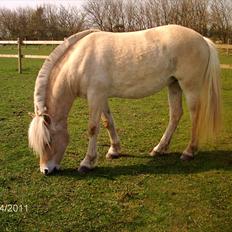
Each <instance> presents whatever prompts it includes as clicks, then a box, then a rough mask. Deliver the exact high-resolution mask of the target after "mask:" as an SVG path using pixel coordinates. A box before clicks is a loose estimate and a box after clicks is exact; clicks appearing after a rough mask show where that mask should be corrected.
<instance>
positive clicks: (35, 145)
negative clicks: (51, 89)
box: [28, 29, 99, 155]
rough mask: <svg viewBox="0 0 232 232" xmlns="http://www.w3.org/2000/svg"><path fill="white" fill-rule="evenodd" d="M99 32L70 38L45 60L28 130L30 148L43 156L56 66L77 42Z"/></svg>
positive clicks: (48, 135)
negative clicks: (51, 83)
mask: <svg viewBox="0 0 232 232" xmlns="http://www.w3.org/2000/svg"><path fill="white" fill-rule="evenodd" d="M98 31H99V30H95V29H90V30H86V31H83V32H80V33H77V34H74V35H72V36H70V37H69V38H67V39H66V40H65V41H64V42H63V43H62V44H60V45H59V46H58V47H56V48H55V49H54V51H53V52H52V53H51V54H50V55H49V57H48V58H47V59H46V60H45V62H44V64H43V66H42V68H41V69H40V71H39V74H38V76H37V79H36V83H35V90H34V109H35V116H34V118H33V120H32V122H31V124H30V126H29V130H28V139H29V147H31V148H32V149H33V151H34V152H35V153H37V154H41V155H42V154H43V151H44V150H45V146H46V145H49V143H50V133H49V130H48V128H47V125H46V121H45V119H44V117H45V116H48V117H49V115H47V113H46V105H45V101H46V95H47V86H48V83H49V77H50V74H51V72H52V69H53V67H54V65H55V64H56V63H57V62H58V61H59V60H60V59H61V57H62V56H63V55H64V54H65V52H66V51H67V50H68V49H69V48H70V47H71V46H72V45H74V44H75V43H76V42H77V41H79V40H81V39H82V38H83V37H85V36H87V35H88V34H90V33H93V32H98Z"/></svg>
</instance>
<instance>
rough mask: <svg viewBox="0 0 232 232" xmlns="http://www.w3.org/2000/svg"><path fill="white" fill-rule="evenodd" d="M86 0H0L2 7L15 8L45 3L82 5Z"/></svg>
mask: <svg viewBox="0 0 232 232" xmlns="http://www.w3.org/2000/svg"><path fill="white" fill-rule="evenodd" d="M83 2H85V0H0V7H1V8H2V7H6V8H9V9H15V8H17V7H28V6H29V7H34V8H35V7H36V6H40V5H44V4H53V5H58V6H59V5H63V6H67V7H68V6H72V5H74V6H78V7H80V6H81V5H82V4H83Z"/></svg>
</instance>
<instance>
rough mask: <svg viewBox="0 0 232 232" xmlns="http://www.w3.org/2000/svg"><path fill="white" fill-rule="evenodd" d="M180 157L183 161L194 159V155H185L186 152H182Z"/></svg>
mask: <svg viewBox="0 0 232 232" xmlns="http://www.w3.org/2000/svg"><path fill="white" fill-rule="evenodd" d="M180 159H181V160H182V161H191V160H193V159H194V157H193V156H192V155H185V154H182V155H181V157H180Z"/></svg>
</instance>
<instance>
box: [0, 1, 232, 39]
mask: <svg viewBox="0 0 232 232" xmlns="http://www.w3.org/2000/svg"><path fill="white" fill-rule="evenodd" d="M165 24H179V25H183V26H186V27H190V28H193V29H195V30H196V31H198V32H200V33H201V34H203V35H205V36H209V37H213V38H214V39H217V40H221V41H222V42H227V40H228V39H229V38H231V36H232V1H231V0H143V1H139V0H86V2H85V3H84V5H83V6H82V7H81V8H77V7H72V8H66V7H64V6H59V7H56V6H53V5H43V6H40V7H38V8H37V9H33V8H18V9H16V10H9V9H5V8H1V9H0V39H1V40H3V39H16V38H17V37H21V38H22V39H33V40H38V39H40V40H41V39H43V40H52V39H54V40H57V39H63V38H64V37H68V36H70V35H71V34H74V33H76V32H79V31H82V30H85V29H87V28H92V27H95V28H96V27H97V28H99V29H101V30H105V31H120V32H122V31H135V30H142V29H147V28H151V27H156V26H160V25H165Z"/></svg>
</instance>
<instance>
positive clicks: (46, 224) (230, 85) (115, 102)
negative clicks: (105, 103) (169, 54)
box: [0, 48, 232, 232]
mask: <svg viewBox="0 0 232 232" xmlns="http://www.w3.org/2000/svg"><path fill="white" fill-rule="evenodd" d="M32 50H33V51H32ZM34 50H36V48H31V49H29V50H28V52H29V53H31V54H34V53H35V52H34ZM43 52H45V53H42V52H41V54H46V52H47V51H46V49H44V50H43ZM1 53H3V52H1ZM221 59H222V60H223V61H224V59H225V60H226V59H227V57H224V56H222V57H221ZM42 62H43V61H38V60H23V69H24V70H23V74H21V75H19V74H17V61H16V60H14V59H0V93H1V100H0V133H1V134H0V205H6V204H17V205H24V206H25V205H27V207H28V211H27V212H26V211H25V209H24V210H23V212H17V213H10V212H3V211H0V231H85V232H86V231H100V232H101V231H117V232H118V231H148V232H150V231H178V232H179V231H197V232H198V231H228V232H229V231H232V216H231V215H232V191H231V188H232V143H231V139H232V108H231V106H232V71H231V70H223V71H222V84H223V87H222V89H223V92H222V93H223V105H224V125H225V129H224V132H223V133H222V136H221V137H220V139H219V141H218V142H217V143H216V144H213V145H209V144H206V145H204V146H203V147H202V148H201V151H200V152H199V154H198V155H197V156H196V158H195V159H194V160H193V161H192V162H190V163H183V162H181V161H180V160H179V156H180V153H181V152H182V151H183V149H184V148H185V146H186V145H187V142H188V139H189V127H190V120H189V115H188V112H187V110H186V106H185V113H184V116H183V118H182V120H181V122H180V126H179V127H178V129H177V131H176V133H175V136H174V138H173V140H172V144H171V147H170V151H171V152H172V153H171V154H170V155H168V156H165V157H156V158H152V157H149V155H148V151H149V150H151V149H152V148H153V146H154V145H155V144H156V143H157V142H158V141H159V139H160V137H161V135H162V133H163V131H164V130H165V127H166V125H167V122H168V103H167V96H166V89H165V90H163V91H162V92H160V93H158V94H156V95H154V96H151V97H148V98H144V99H142V100H123V99H112V100H110V105H111V110H112V112H113V115H114V118H115V121H116V125H117V130H118V133H119V136H120V138H121V142H122V153H123V154H124V156H123V157H122V158H120V159H118V160H113V161H107V160H106V159H105V157H104V156H105V154H106V152H107V149H108V145H109V139H108V137H107V133H106V131H105V130H104V129H103V128H101V132H100V136H99V140H98V152H99V154H100V159H99V163H98V167H97V168H96V170H94V171H93V172H92V173H90V174H88V175H85V176H83V175H79V174H78V172H77V170H76V168H77V167H78V165H79V163H80V161H81V160H82V159H83V158H84V155H85V152H86V149H87V142H88V137H87V121H88V112H87V105H86V102H85V101H84V100H80V99H77V101H76V102H75V104H74V106H73V108H72V111H71V113H70V117H69V132H70V137H71V141H70V145H69V146H68V149H67V151H66V154H65V158H64V160H63V162H62V168H63V170H62V171H60V172H59V173H57V174H55V175H52V176H49V177H46V176H43V175H41V174H40V172H39V167H38V160H37V158H36V157H35V156H34V155H33V154H32V153H31V151H30V150H29V149H28V146H27V129H28V124H29V122H30V117H29V116H28V112H32V111H33V88H34V81H35V78H36V74H37V72H38V71H39V68H40V67H41V65H42Z"/></svg>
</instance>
